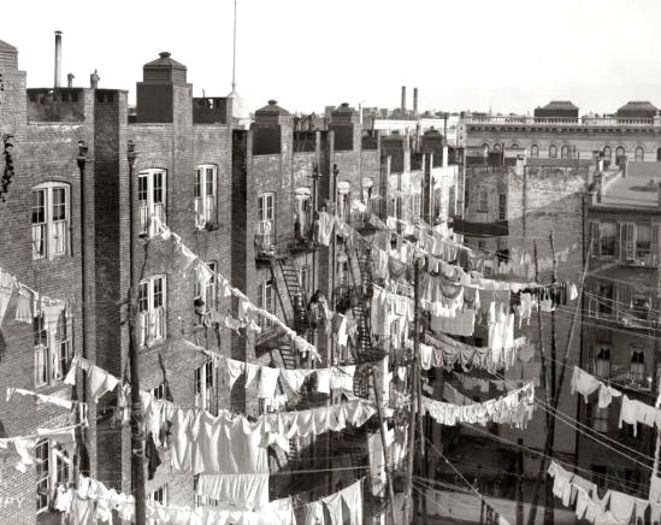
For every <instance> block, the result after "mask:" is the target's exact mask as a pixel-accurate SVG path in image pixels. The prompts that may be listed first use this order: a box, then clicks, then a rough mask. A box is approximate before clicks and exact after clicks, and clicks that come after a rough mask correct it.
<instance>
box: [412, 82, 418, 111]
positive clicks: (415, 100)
mask: <svg viewBox="0 0 661 525" xmlns="http://www.w3.org/2000/svg"><path fill="white" fill-rule="evenodd" d="M413 113H415V114H416V115H417V114H418V88H417V87H414V88H413Z"/></svg>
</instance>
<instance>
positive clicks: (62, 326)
mask: <svg viewBox="0 0 661 525" xmlns="http://www.w3.org/2000/svg"><path fill="white" fill-rule="evenodd" d="M32 332H33V335H34V365H35V366H34V384H35V388H39V387H43V386H49V385H53V384H56V383H58V382H59V381H61V380H62V379H64V376H65V375H66V373H67V372H68V371H69V364H70V362H71V357H72V356H71V318H70V316H69V315H68V312H67V310H66V309H65V308H63V309H62V310H59V313H58V310H55V313H54V315H51V314H50V312H49V313H48V314H46V313H45V312H44V311H39V312H37V314H36V315H35V316H34V317H33V318H32Z"/></svg>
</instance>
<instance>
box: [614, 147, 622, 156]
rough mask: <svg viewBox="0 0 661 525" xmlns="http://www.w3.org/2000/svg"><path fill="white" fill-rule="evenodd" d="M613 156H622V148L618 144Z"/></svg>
mask: <svg viewBox="0 0 661 525" xmlns="http://www.w3.org/2000/svg"><path fill="white" fill-rule="evenodd" d="M615 157H616V158H620V157H624V148H623V147H622V146H618V147H617V149H616V150H615Z"/></svg>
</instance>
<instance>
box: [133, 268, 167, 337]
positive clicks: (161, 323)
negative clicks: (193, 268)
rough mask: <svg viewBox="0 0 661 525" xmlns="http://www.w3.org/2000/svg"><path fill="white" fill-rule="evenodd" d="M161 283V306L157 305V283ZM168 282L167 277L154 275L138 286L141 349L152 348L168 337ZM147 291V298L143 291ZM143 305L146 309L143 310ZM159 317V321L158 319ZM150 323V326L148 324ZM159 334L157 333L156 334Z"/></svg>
mask: <svg viewBox="0 0 661 525" xmlns="http://www.w3.org/2000/svg"><path fill="white" fill-rule="evenodd" d="M157 281H160V282H161V287H160V290H159V292H158V293H160V301H158V302H160V304H159V305H158V306H155V304H156V302H157V301H156V293H157V292H156V282H157ZM167 288H168V281H167V276H166V275H152V276H151V277H147V278H146V279H142V280H141V281H140V283H139V284H138V305H137V307H138V316H139V321H140V322H139V327H140V331H139V334H140V336H139V345H140V346H141V347H148V346H151V345H152V344H153V343H156V342H159V341H163V340H164V339H166V337H167V333H168V331H167V312H168V302H167V298H168V294H167V292H168V290H167ZM145 289H146V291H147V295H146V298H145V297H144V295H143V290H145ZM143 304H144V305H145V306H146V308H143ZM157 316H158V321H156V318H157ZM147 322H148V324H147ZM157 331H158V332H159V333H156V332H157Z"/></svg>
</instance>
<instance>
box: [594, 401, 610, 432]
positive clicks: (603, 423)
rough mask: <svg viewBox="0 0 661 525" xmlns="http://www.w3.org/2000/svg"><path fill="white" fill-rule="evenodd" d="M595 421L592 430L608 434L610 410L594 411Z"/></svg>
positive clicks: (598, 409) (600, 409) (597, 409)
mask: <svg viewBox="0 0 661 525" xmlns="http://www.w3.org/2000/svg"><path fill="white" fill-rule="evenodd" d="M593 414H594V419H593V420H592V428H594V429H595V430H596V431H597V432H602V433H604V434H605V433H607V432H608V408H599V407H598V406H597V407H596V409H593Z"/></svg>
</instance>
